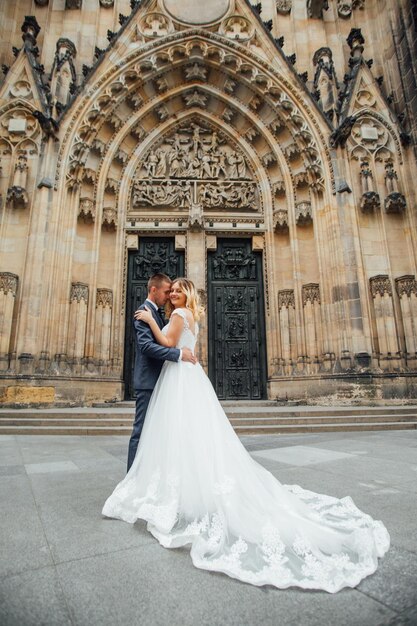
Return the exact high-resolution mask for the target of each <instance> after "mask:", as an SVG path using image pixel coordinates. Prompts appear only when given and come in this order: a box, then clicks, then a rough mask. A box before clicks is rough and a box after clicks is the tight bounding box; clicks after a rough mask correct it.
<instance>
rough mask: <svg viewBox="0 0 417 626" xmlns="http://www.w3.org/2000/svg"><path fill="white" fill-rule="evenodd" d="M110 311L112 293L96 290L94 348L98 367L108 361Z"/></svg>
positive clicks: (111, 307) (108, 290) (107, 290)
mask: <svg viewBox="0 0 417 626" xmlns="http://www.w3.org/2000/svg"><path fill="white" fill-rule="evenodd" d="M112 309H113V292H112V291H111V290H110V289H97V297H96V315H95V318H96V319H95V342H94V347H95V357H96V359H98V361H99V364H100V365H107V364H108V361H109V359H110V338H111V322H112Z"/></svg>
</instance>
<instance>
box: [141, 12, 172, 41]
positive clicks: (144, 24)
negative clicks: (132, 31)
mask: <svg viewBox="0 0 417 626" xmlns="http://www.w3.org/2000/svg"><path fill="white" fill-rule="evenodd" d="M139 30H140V32H141V33H142V35H144V37H149V38H155V37H165V35H168V34H169V33H170V32H172V31H173V30H174V26H173V24H172V22H171V20H170V19H169V18H168V17H167V16H166V15H164V14H163V13H148V14H147V15H145V16H144V17H143V18H142V20H141V21H140V24H139Z"/></svg>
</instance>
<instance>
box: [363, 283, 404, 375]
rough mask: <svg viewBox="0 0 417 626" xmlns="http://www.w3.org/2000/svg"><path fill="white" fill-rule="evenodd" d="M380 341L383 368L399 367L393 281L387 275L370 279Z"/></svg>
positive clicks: (380, 362) (380, 361)
mask: <svg viewBox="0 0 417 626" xmlns="http://www.w3.org/2000/svg"><path fill="white" fill-rule="evenodd" d="M370 286H371V293H372V298H373V301H374V311H375V321H376V328H377V334H378V343H379V365H380V367H381V368H382V369H383V370H387V371H390V370H392V369H395V368H398V367H399V365H400V363H399V346H398V339H397V333H396V327H395V316H394V306H393V302H392V286H391V281H390V279H389V277H388V276H386V275H378V276H373V277H372V278H371V279H370Z"/></svg>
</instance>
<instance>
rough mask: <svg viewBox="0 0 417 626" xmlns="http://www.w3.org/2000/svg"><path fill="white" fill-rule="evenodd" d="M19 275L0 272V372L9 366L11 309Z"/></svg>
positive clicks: (14, 299) (12, 309) (12, 308)
mask: <svg viewBox="0 0 417 626" xmlns="http://www.w3.org/2000/svg"><path fill="white" fill-rule="evenodd" d="M18 281H19V277H18V276H16V274H11V273H10V272H1V273H0V372H5V371H7V369H8V368H9V351H10V339H11V334H12V323H13V311H14V305H15V301H16V293H17V285H18Z"/></svg>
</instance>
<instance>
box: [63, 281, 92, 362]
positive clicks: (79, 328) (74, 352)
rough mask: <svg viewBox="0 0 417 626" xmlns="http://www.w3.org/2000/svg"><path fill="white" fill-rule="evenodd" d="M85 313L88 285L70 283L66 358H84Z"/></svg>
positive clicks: (86, 309)
mask: <svg viewBox="0 0 417 626" xmlns="http://www.w3.org/2000/svg"><path fill="white" fill-rule="evenodd" d="M87 311H88V285H84V284H83V283H72V284H71V294H70V314H69V328H68V356H69V357H70V358H72V359H81V358H82V357H83V356H84V348H85V331H86V327H87Z"/></svg>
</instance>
